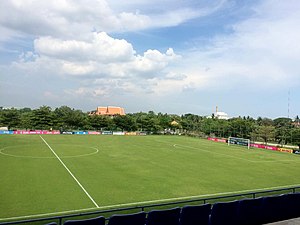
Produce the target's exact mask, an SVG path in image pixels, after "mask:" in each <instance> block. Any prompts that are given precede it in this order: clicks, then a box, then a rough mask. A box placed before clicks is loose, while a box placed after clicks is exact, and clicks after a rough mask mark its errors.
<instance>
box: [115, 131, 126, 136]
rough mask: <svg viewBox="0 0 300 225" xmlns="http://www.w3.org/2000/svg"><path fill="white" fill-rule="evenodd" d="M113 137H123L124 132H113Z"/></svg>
mask: <svg viewBox="0 0 300 225" xmlns="http://www.w3.org/2000/svg"><path fill="white" fill-rule="evenodd" d="M113 135H125V132H121V131H114V132H113Z"/></svg>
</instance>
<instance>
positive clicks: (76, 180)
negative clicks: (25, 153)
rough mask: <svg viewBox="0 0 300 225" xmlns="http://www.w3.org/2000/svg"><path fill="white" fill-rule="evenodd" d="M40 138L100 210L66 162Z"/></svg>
mask: <svg viewBox="0 0 300 225" xmlns="http://www.w3.org/2000/svg"><path fill="white" fill-rule="evenodd" d="M40 138H41V139H42V140H43V141H44V143H45V144H46V145H47V146H48V148H49V149H50V150H51V151H52V153H53V154H54V155H55V157H56V158H57V159H58V160H59V162H60V163H61V164H62V165H63V166H64V167H65V169H66V170H67V171H68V172H69V174H70V175H71V176H72V177H73V179H74V180H75V181H76V183H77V184H78V185H79V187H81V189H82V190H83V191H84V193H85V194H86V195H87V196H88V197H89V199H90V200H91V201H92V202H93V204H94V205H95V206H96V207H97V208H99V206H98V204H97V203H96V202H95V200H94V199H93V198H92V197H91V196H90V194H89V193H88V192H87V191H86V190H85V188H84V187H83V186H82V185H81V183H80V182H79V181H78V180H77V178H76V177H75V176H74V175H73V173H72V172H71V171H70V170H69V168H68V167H67V166H66V165H65V164H64V162H63V161H62V160H61V159H60V158H59V157H58V155H57V154H56V153H55V151H54V150H53V149H52V148H51V146H50V145H49V144H48V143H47V142H46V141H45V139H44V138H43V137H42V136H41V135H40Z"/></svg>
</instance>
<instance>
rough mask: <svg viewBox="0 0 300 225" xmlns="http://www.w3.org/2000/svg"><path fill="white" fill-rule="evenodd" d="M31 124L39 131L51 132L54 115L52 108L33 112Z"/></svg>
mask: <svg viewBox="0 0 300 225" xmlns="http://www.w3.org/2000/svg"><path fill="white" fill-rule="evenodd" d="M31 116H32V117H31V124H32V127H33V128H34V129H37V130H49V129H52V127H53V114H52V111H51V107H49V106H41V107H40V108H39V109H35V110H33V112H32V114H31Z"/></svg>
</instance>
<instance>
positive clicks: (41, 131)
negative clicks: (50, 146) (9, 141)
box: [14, 130, 60, 134]
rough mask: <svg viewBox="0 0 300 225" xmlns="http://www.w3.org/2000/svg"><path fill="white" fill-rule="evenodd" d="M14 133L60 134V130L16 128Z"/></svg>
mask: <svg viewBox="0 0 300 225" xmlns="http://www.w3.org/2000/svg"><path fill="white" fill-rule="evenodd" d="M14 134H60V131H47V130H16V131H14Z"/></svg>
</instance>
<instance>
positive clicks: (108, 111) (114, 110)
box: [90, 106, 125, 116]
mask: <svg viewBox="0 0 300 225" xmlns="http://www.w3.org/2000/svg"><path fill="white" fill-rule="evenodd" d="M90 115H103V116H117V115H121V116H124V115H125V110H124V108H121V107H116V106H107V107H102V106H100V107H97V109H96V111H92V112H91V113H90Z"/></svg>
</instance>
